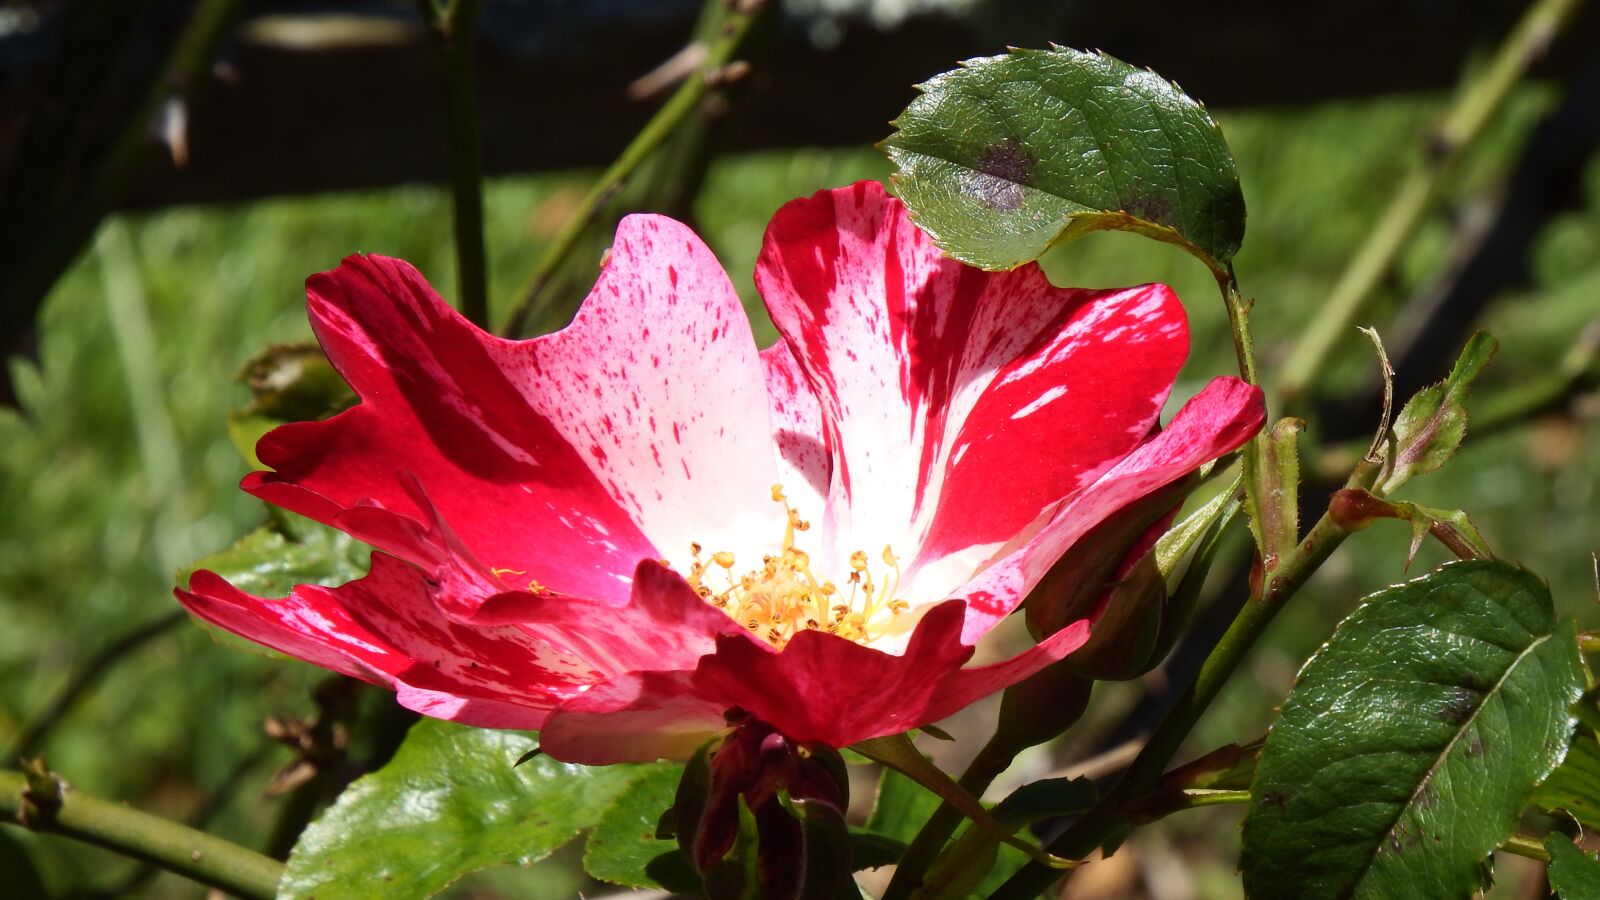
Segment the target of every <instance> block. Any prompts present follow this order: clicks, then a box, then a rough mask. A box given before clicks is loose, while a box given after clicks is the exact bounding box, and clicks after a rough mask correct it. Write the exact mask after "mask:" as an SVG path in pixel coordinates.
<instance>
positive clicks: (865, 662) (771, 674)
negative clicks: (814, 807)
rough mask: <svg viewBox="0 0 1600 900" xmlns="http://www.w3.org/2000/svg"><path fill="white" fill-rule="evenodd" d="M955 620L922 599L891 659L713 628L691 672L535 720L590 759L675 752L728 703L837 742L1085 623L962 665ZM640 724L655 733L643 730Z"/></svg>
mask: <svg viewBox="0 0 1600 900" xmlns="http://www.w3.org/2000/svg"><path fill="white" fill-rule="evenodd" d="M962 618H963V613H962V605H961V604H960V603H956V602H951V603H942V604H939V605H937V606H935V607H933V608H932V609H930V610H929V611H928V613H927V614H926V615H925V616H923V618H922V620H921V622H920V623H919V624H918V625H917V629H916V631H915V632H914V633H913V635H912V637H911V640H910V643H909V644H908V646H907V648H906V652H905V653H904V654H900V655H895V654H890V653H884V652H882V651H879V650H874V649H872V648H870V647H864V646H862V645H860V644H857V643H854V642H852V641H847V640H844V639H843V638H838V637H835V636H833V635H830V634H825V633H823V632H816V631H811V632H802V633H800V634H799V635H796V636H795V638H794V639H793V640H792V641H790V642H789V644H788V646H787V647H785V648H784V649H783V651H782V652H777V653H775V652H773V651H772V650H771V649H770V648H768V647H766V646H764V645H761V644H760V643H758V642H756V641H751V640H748V639H747V638H745V637H744V636H742V635H728V636H724V637H722V638H719V639H718V641H717V651H716V653H715V654H713V655H710V656H706V657H705V658H703V659H702V660H700V663H699V666H698V667H697V668H696V669H695V670H694V671H693V673H687V672H671V673H668V672H647V673H636V674H635V675H634V676H632V677H630V678H628V679H625V680H623V681H621V682H615V683H607V684H605V685H600V686H597V687H595V688H593V689H591V690H589V691H588V692H586V693H585V694H584V695H583V696H582V697H577V698H574V699H573V700H570V701H567V702H565V703H563V704H562V705H561V707H560V708H559V709H557V710H556V711H555V712H554V713H552V714H551V717H550V720H549V722H547V723H546V726H545V730H544V732H543V734H542V738H543V746H544V748H545V750H546V751H547V752H549V753H550V754H551V755H553V756H555V757H557V758H558V759H565V760H569V761H572V762H582V763H587V764H591V765H594V764H598V763H600V762H602V761H604V762H621V761H625V760H647V759H654V758H655V755H656V754H661V755H666V754H665V753H664V750H665V749H667V748H676V749H677V750H678V751H679V755H680V758H681V755H682V753H684V752H687V751H692V750H693V749H694V747H695V746H697V745H696V744H694V743H692V742H691V741H690V740H689V736H691V735H694V736H698V737H699V739H700V740H702V741H703V740H704V739H706V738H708V737H709V736H710V735H711V734H714V733H715V732H716V730H718V729H719V728H721V727H722V713H724V712H725V711H727V710H729V709H733V708H739V709H743V710H744V711H746V712H748V713H750V714H751V715H753V716H755V717H756V718H758V719H760V720H762V721H764V722H767V723H768V724H770V725H772V726H773V727H774V728H776V729H777V730H779V731H781V732H782V733H783V734H784V735H785V736H786V737H788V738H790V739H792V740H795V741H801V742H804V741H820V742H822V743H825V744H828V745H829V746H833V747H845V746H849V745H850V744H853V743H855V742H856V741H861V740H866V739H867V738H873V737H882V736H884V735H888V734H897V733H899V732H901V731H905V730H907V729H909V728H915V727H917V726H919V725H925V724H928V723H929V722H934V721H937V720H939V719H942V718H944V717H946V716H949V715H951V714H952V713H954V712H956V711H957V710H959V709H961V708H962V707H965V706H967V705H968V704H971V703H972V702H974V701H975V700H978V699H980V698H982V697H985V696H987V695H989V694H991V693H993V692H995V691H998V690H1000V689H1002V688H1004V687H1006V686H1008V685H1010V684H1014V683H1015V682H1017V681H1020V680H1022V679H1024V678H1026V677H1028V676H1029V675H1032V674H1033V673H1034V672H1037V671H1039V670H1040V669H1042V668H1044V667H1045V666H1047V665H1049V664H1050V663H1052V662H1054V661H1056V660H1058V659H1061V658H1062V657H1064V656H1066V655H1067V654H1068V653H1071V652H1072V651H1073V650H1076V649H1077V648H1078V647H1080V646H1082V644H1083V642H1084V641H1085V640H1087V638H1088V624H1087V623H1079V624H1077V625H1074V626H1071V627H1069V628H1066V629H1063V630H1061V631H1059V632H1057V633H1056V634H1055V635H1054V636H1052V637H1051V638H1050V639H1049V640H1047V641H1045V642H1043V643H1041V644H1038V645H1037V646H1034V647H1032V648H1030V649H1028V650H1027V651H1025V652H1023V653H1021V654H1019V655H1018V656H1016V657H1013V658H1012V659H1010V660H1007V661H1005V662H1002V663H998V664H995V665H990V666H980V667H975V668H971V669H964V668H962V664H963V663H965V662H966V661H967V660H968V659H969V658H971V656H972V647H970V646H967V645H965V644H962V643H961V642H960V640H959V637H960V633H961V623H962ZM651 729H653V730H658V731H660V732H661V734H659V735H651V736H649V737H645V736H644V732H645V731H646V730H651ZM630 742H634V743H630Z"/></svg>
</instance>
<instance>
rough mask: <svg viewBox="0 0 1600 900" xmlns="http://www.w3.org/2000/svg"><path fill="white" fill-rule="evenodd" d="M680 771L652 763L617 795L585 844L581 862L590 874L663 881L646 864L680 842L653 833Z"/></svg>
mask: <svg viewBox="0 0 1600 900" xmlns="http://www.w3.org/2000/svg"><path fill="white" fill-rule="evenodd" d="M682 774H683V767H682V766H674V765H658V766H650V767H648V768H646V769H645V770H644V771H643V772H642V773H640V775H639V777H638V778H637V779H636V780H635V781H634V782H633V783H632V784H630V785H628V788H627V790H624V791H623V792H622V794H621V795H620V796H619V797H617V799H616V802H615V803H613V804H612V805H611V808H610V809H608V810H606V812H605V815H603V816H601V817H600V821H599V822H598V823H596V824H595V827H594V831H592V832H590V833H589V841H588V843H587V844H586V845H585V846H584V851H583V867H584V869H585V870H587V871H588V873H589V874H590V875H593V876H594V877H595V878H598V879H600V880H601V881H609V882H611V883H612V884H621V885H626V886H628V887H644V888H660V887H664V885H661V884H659V883H658V882H657V881H656V880H655V878H653V877H651V876H650V874H649V873H648V872H647V869H648V867H649V865H650V862H651V860H653V859H655V858H656V857H658V856H660V855H661V854H663V853H669V852H671V851H673V850H676V849H677V848H678V842H677V841H675V840H670V839H659V838H657V837H656V823H657V822H659V821H660V819H661V814H662V812H664V811H666V810H668V809H671V808H672V798H673V796H674V795H675V794H676V792H677V790H678V778H679V777H680V776H681V775H682Z"/></svg>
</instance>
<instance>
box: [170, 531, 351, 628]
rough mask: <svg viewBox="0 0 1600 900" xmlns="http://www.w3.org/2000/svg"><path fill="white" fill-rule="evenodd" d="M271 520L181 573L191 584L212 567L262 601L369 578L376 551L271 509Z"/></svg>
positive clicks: (181, 578)
mask: <svg viewBox="0 0 1600 900" xmlns="http://www.w3.org/2000/svg"><path fill="white" fill-rule="evenodd" d="M269 510H270V512H271V520H270V521H269V522H268V523H267V524H265V525H263V526H261V527H260V528H257V529H256V530H255V531H252V532H250V533H249V534H247V535H245V536H244V537H242V538H240V539H239V540H238V541H237V542H235V543H234V545H233V546H232V547H229V548H228V549H226V550H221V551H218V552H216V553H213V554H211V555H210V556H207V557H203V558H201V559H199V560H196V561H195V562H194V563H192V564H191V565H189V566H188V567H186V568H184V569H183V570H181V571H179V572H178V579H177V580H178V583H179V584H184V585H187V584H188V583H189V578H190V576H192V575H193V574H194V573H195V572H198V571H199V570H201V569H209V570H211V571H213V572H215V573H217V574H218V575H221V576H222V577H223V578H226V579H227V580H228V582H229V583H231V584H232V585H233V586H234V587H237V588H238V589H239V590H241V591H246V592H248V593H251V594H255V595H257V596H259V597H285V596H288V594H289V591H290V590H291V589H293V588H294V586H295V585H297V584H320V585H324V586H327V587H333V586H336V585H340V584H344V583H345V582H347V581H353V580H355V579H357V578H360V577H362V576H364V575H366V574H367V567H368V566H369V565H370V563H371V558H372V548H371V547H369V546H367V545H366V544H363V543H361V542H360V541H358V540H356V539H355V538H352V537H350V536H349V535H347V534H345V533H344V532H342V531H338V530H336V529H333V528H329V527H328V526H326V525H323V524H321V523H318V522H313V521H312V520H310V519H307V518H305V517H304V516H299V515H296V514H294V513H292V512H289V511H287V510H283V509H277V508H274V507H269ZM194 622H195V623H196V624H198V625H199V626H200V627H202V628H204V629H206V631H208V632H210V633H211V636H212V638H213V639H215V640H216V641H217V642H218V643H222V644H226V645H228V646H230V647H235V648H237V649H240V650H245V651H247V652H251V653H257V654H261V655H264V656H268V657H271V658H274V659H276V658H280V654H278V653H277V652H275V651H272V650H269V649H267V648H265V647H263V646H261V645H259V644H256V643H253V642H251V641H247V640H245V639H244V638H241V637H239V636H238V635H235V634H233V633H232V632H230V631H227V630H225V629H222V628H218V627H216V626H214V625H212V624H210V623H208V622H205V621H203V620H201V619H199V618H194Z"/></svg>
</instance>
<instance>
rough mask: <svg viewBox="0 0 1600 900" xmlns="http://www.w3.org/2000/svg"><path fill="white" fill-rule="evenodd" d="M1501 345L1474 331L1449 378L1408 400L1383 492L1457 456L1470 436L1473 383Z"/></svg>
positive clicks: (1397, 423) (1399, 420) (1383, 480)
mask: <svg viewBox="0 0 1600 900" xmlns="http://www.w3.org/2000/svg"><path fill="white" fill-rule="evenodd" d="M1497 347H1499V343H1498V342H1497V341H1495V339H1494V338H1492V337H1490V336H1489V334H1488V333H1487V332H1483V331H1479V332H1477V333H1475V334H1473V336H1472V337H1471V338H1468V339H1467V345H1466V346H1465V347H1463V348H1462V350H1461V356H1460V357H1459V358H1458V359H1457V360H1456V364H1455V367H1454V368H1452V369H1451V370H1450V375H1449V377H1447V378H1445V380H1444V381H1441V382H1439V383H1438V384H1436V385H1433V386H1432V387H1429V388H1424V389H1423V390H1421V391H1418V392H1417V394H1416V396H1414V397H1412V398H1411V399H1410V400H1408V401H1406V405H1405V406H1404V407H1402V408H1401V409H1400V415H1399V416H1397V417H1395V420H1394V429H1393V431H1394V438H1393V441H1392V443H1391V444H1390V446H1389V458H1388V463H1387V465H1386V466H1385V469H1386V471H1385V472H1384V473H1383V476H1382V478H1381V480H1380V482H1379V483H1380V486H1381V490H1380V491H1379V493H1381V494H1392V493H1394V491H1395V489H1396V488H1398V487H1400V485H1402V484H1405V483H1406V482H1407V481H1410V480H1411V479H1413V478H1415V477H1417V476H1418V475H1426V474H1427V473H1429V472H1432V471H1434V470H1435V469H1438V468H1439V467H1440V466H1442V465H1444V464H1445V461H1446V460H1448V459H1449V458H1450V457H1451V456H1454V455H1455V452H1456V448H1458V447H1460V446H1461V439H1462V438H1464V437H1466V436H1467V408H1466V402H1467V395H1468V394H1469V393H1470V392H1471V391H1472V382H1473V381H1474V380H1476V379H1477V377H1478V373H1480V372H1482V371H1483V367H1484V366H1486V365H1488V363H1489V358H1490V357H1492V356H1494V352H1495V349H1496V348H1497Z"/></svg>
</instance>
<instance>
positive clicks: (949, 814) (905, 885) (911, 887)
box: [883, 734, 1016, 900]
mask: <svg viewBox="0 0 1600 900" xmlns="http://www.w3.org/2000/svg"><path fill="white" fill-rule="evenodd" d="M1015 755H1016V751H1014V750H1012V748H1010V747H1009V746H1004V745H1003V744H1002V741H1001V740H1000V735H998V734H996V735H995V736H994V737H993V738H990V739H989V742H988V743H987V744H984V745H983V749H982V750H979V751H978V755H977V756H976V757H975V758H974V759H973V760H972V763H971V765H969V766H967V770H966V771H965V772H963V773H962V774H961V780H960V781H958V782H956V783H957V784H959V785H960V786H961V789H962V790H964V791H966V792H967V793H969V794H971V795H972V796H974V797H981V796H983V792H984V791H986V790H988V789H989V785H991V784H993V783H994V780H995V779H996V778H998V777H1000V773H1001V772H1004V771H1005V770H1006V769H1007V768H1009V767H1010V766H1011V760H1012V758H1013V757H1014V756H1015ZM964 818H965V816H963V815H962V814H961V810H959V809H957V808H956V807H955V804H953V803H950V802H948V801H946V802H941V803H940V804H939V808H938V809H936V810H934V812H933V815H932V816H930V817H929V818H928V821H927V822H925V823H923V826H922V828H921V830H919V831H918V832H917V836H916V837H915V838H912V840H911V844H910V846H908V847H907V848H906V852H905V854H904V855H902V856H901V857H900V861H899V863H897V864H896V865H895V870H894V877H893V878H892V879H891V880H890V881H889V886H888V887H887V888H886V889H884V892H883V900H906V898H908V897H910V896H911V895H912V893H913V892H914V891H916V889H917V888H919V887H921V885H922V880H923V878H924V876H926V875H927V873H928V869H929V868H930V867H931V866H932V865H933V862H934V860H936V859H938V858H939V853H940V851H942V850H943V849H944V845H945V843H946V842H948V841H949V840H950V836H951V835H952V834H954V833H955V830H956V827H957V826H958V825H960V824H961V820H962V819H964Z"/></svg>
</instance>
